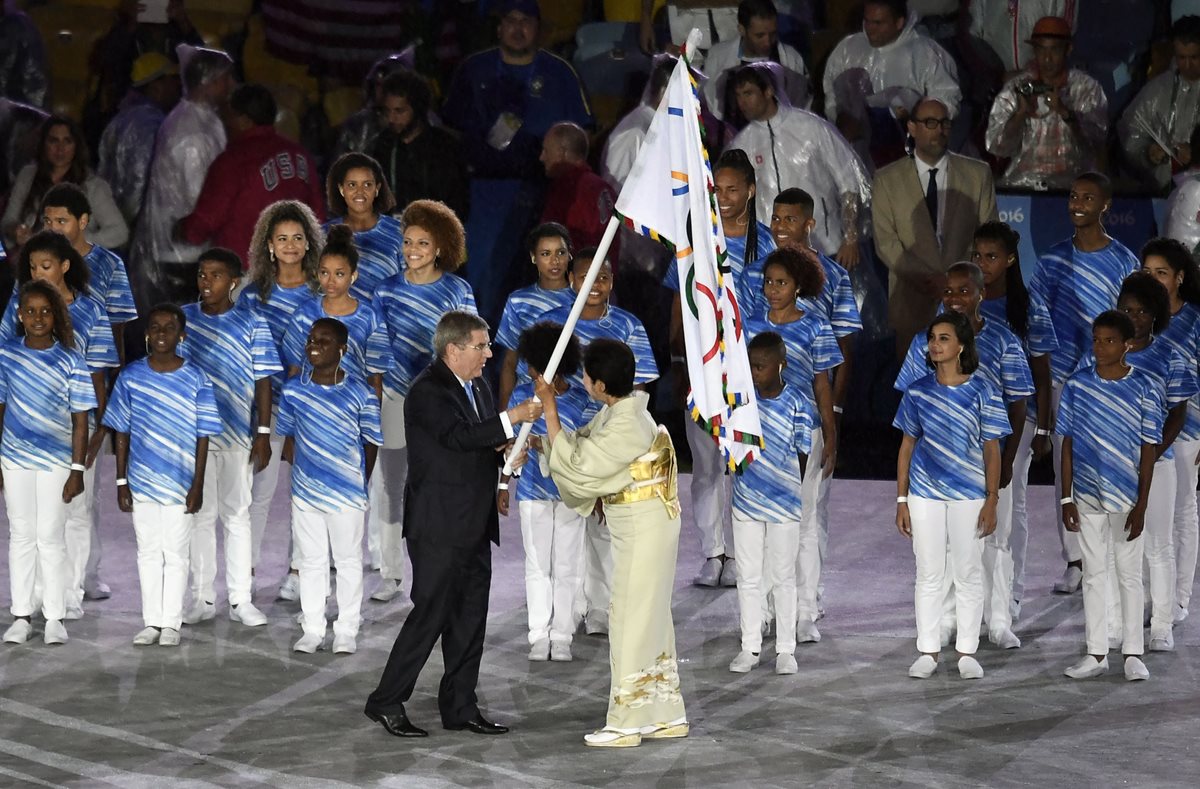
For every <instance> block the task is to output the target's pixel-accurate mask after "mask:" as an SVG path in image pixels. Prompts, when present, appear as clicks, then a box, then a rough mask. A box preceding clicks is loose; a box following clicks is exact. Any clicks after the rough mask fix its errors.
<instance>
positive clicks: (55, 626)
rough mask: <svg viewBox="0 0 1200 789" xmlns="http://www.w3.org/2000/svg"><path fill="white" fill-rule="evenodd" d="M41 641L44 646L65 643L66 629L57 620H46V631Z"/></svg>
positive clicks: (66, 639)
mask: <svg viewBox="0 0 1200 789" xmlns="http://www.w3.org/2000/svg"><path fill="white" fill-rule="evenodd" d="M42 641H43V642H44V643H46V644H65V643H67V641H68V638H67V628H66V627H64V626H63V623H62V622H60V621H59V620H57V619H48V620H46V629H45V631H43V633H42Z"/></svg>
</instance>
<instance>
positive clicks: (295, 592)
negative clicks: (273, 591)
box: [275, 573, 300, 603]
mask: <svg viewBox="0 0 1200 789" xmlns="http://www.w3.org/2000/svg"><path fill="white" fill-rule="evenodd" d="M275 599H276V600H287V601H288V602H289V603H294V602H296V601H297V600H299V599H300V575H299V574H298V573H288V574H287V577H286V578H284V579H283V583H281V584H280V585H279V593H278V594H277V595H276V596H275Z"/></svg>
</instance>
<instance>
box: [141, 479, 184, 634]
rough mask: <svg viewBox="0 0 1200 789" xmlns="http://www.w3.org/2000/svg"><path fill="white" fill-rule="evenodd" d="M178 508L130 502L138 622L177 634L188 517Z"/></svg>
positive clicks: (180, 608) (181, 620)
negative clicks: (139, 608)
mask: <svg viewBox="0 0 1200 789" xmlns="http://www.w3.org/2000/svg"><path fill="white" fill-rule="evenodd" d="M184 510H185V507H184V505H182V504H158V503H156V502H153V501H138V500H136V499H135V500H134V502H133V533H134V536H135V537H136V538H137V566H138V582H139V583H140V584H141V587H142V621H143V622H144V623H145V625H146V626H147V627H159V628H162V627H169V628H173V629H175V630H178V629H179V627H180V625H181V624H183V592H184V590H185V589H186V588H187V579H188V543H190V542H191V537H192V516H191V515H188V514H187V513H186V512H185V511H184Z"/></svg>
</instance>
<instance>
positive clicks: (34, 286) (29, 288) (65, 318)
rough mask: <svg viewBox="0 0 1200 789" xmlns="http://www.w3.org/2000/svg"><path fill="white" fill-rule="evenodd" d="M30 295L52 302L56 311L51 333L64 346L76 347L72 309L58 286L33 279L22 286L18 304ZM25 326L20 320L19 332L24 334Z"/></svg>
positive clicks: (53, 309)
mask: <svg viewBox="0 0 1200 789" xmlns="http://www.w3.org/2000/svg"><path fill="white" fill-rule="evenodd" d="M30 295H38V296H41V297H43V298H44V299H46V301H48V302H50V309H51V310H52V311H53V312H54V328H53V329H52V331H51V333H52V334H53V335H54V339H56V340H58V341H59V343H61V344H62V346H63V347H64V348H74V347H75V328H74V326H73V325H72V324H71V311H70V310H69V309H67V303H66V302H65V301H63V297H62V294H61V293H59V292H58V288H56V287H54V286H53V285H51V284H50V283H49V282H42V281H41V280H36V279H35V280H31V281H29V282H26V283H25V284H24V285H22V286H21V291H20V293H19V294H18V296H17V305H18V306H19V305H21V304H23V303H24V302H25V298H26V297H27V296H30ZM24 333H25V327H24V326H23V325H21V323H20V322H18V323H17V334H24Z"/></svg>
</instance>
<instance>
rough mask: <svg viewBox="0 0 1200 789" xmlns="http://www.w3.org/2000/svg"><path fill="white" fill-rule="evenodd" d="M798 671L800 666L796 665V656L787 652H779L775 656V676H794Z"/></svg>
mask: <svg viewBox="0 0 1200 789" xmlns="http://www.w3.org/2000/svg"><path fill="white" fill-rule="evenodd" d="M799 670H800V666H798V665H796V656H795V655H792V654H790V653H788V652H780V653H779V654H778V655H776V656H775V673H776V674H795V673H796V672H797V671H799Z"/></svg>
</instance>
